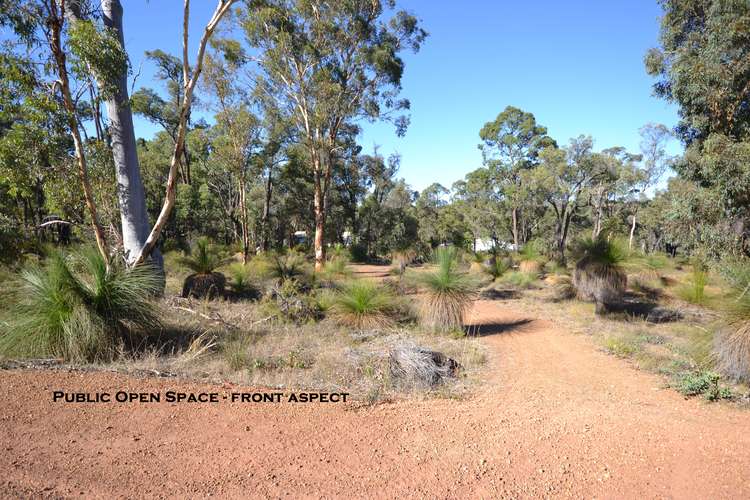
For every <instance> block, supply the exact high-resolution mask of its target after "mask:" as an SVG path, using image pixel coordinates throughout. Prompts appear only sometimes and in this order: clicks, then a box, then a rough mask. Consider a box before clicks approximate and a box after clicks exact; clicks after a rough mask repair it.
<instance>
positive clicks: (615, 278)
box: [573, 238, 627, 314]
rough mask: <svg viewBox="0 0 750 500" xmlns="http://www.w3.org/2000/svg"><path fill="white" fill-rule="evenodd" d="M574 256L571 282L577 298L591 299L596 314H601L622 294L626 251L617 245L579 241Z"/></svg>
mask: <svg viewBox="0 0 750 500" xmlns="http://www.w3.org/2000/svg"><path fill="white" fill-rule="evenodd" d="M575 254H576V257H577V262H576V266H575V270H574V272H573V283H574V285H575V287H576V290H577V292H578V296H579V297H580V298H582V299H583V300H593V301H594V302H595V304H596V314H605V313H606V312H608V311H609V308H610V306H612V305H614V304H616V303H617V302H618V301H620V300H621V299H622V295H623V294H624V293H625V288H626V286H627V275H626V274H625V271H624V270H623V268H622V266H621V264H622V263H623V261H624V260H625V256H626V255H627V252H626V251H625V250H624V249H623V248H621V246H620V245H619V244H618V243H617V242H613V241H609V240H607V239H605V238H597V239H595V240H592V239H584V240H582V241H580V242H579V243H578V245H577V247H576V249H575Z"/></svg>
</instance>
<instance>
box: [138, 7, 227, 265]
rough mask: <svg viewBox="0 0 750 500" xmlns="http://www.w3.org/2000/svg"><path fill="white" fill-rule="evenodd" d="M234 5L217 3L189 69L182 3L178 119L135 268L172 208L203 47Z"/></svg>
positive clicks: (151, 247) (186, 17)
mask: <svg viewBox="0 0 750 500" xmlns="http://www.w3.org/2000/svg"><path fill="white" fill-rule="evenodd" d="M234 2H235V0H218V2H217V5H216V9H215V10H214V13H213V15H212V16H211V19H210V20H209V21H208V23H207V24H206V26H205V28H204V29H203V34H202V35H201V38H200V41H199V43H198V54H197V56H196V61H195V64H194V65H193V66H192V67H191V65H190V61H189V59H188V42H189V36H188V27H189V19H190V0H185V4H184V7H183V15H182V73H183V79H182V81H183V82H184V90H183V95H182V100H181V101H180V108H179V109H180V113H179V117H180V118H179V122H178V127H177V135H176V137H175V144H174V150H173V152H172V158H171V159H170V165H169V173H168V176H167V185H166V189H165V196H164V203H163V205H162V208H161V210H160V211H159V215H158V216H157V218H156V221H155V222H154V225H153V226H152V227H151V231H150V232H149V234H148V237H147V238H146V241H145V243H144V244H143V246H142V247H141V249H140V251H139V252H138V253H137V254H136V257H135V259H133V261H132V262H133V264H139V263H141V262H143V261H144V259H146V258H148V257H149V256H150V255H151V252H152V251H153V250H154V248H155V247H156V243H157V242H158V240H159V236H160V235H161V232H162V230H163V229H164V226H165V225H166V224H167V221H168V220H169V216H170V214H171V213H172V209H173V208H174V205H175V186H176V183H177V172H178V167H179V166H180V164H181V162H182V161H183V156H184V147H185V136H186V133H187V125H188V124H187V121H188V115H189V114H190V110H191V109H192V103H193V92H194V90H195V87H196V85H197V83H198V79H199V77H200V75H201V72H202V71H203V59H204V56H205V53H206V46H207V44H208V41H209V40H210V39H211V36H212V35H213V33H214V31H215V30H216V28H217V26H218V25H219V22H220V21H221V19H222V18H223V17H224V15H225V14H226V13H227V12H228V11H229V9H230V7H231V6H232V4H233V3H234Z"/></svg>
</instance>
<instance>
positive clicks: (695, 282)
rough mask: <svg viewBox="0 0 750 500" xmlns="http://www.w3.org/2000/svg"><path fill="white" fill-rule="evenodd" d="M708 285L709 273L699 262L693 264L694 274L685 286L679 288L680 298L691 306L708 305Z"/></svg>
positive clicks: (678, 294) (677, 291)
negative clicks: (706, 290)
mask: <svg viewBox="0 0 750 500" xmlns="http://www.w3.org/2000/svg"><path fill="white" fill-rule="evenodd" d="M707 283H708V271H707V270H706V267H705V266H704V265H703V264H702V263H699V262H694V263H693V272H692V274H691V276H690V280H689V281H688V282H687V283H686V284H685V285H683V286H681V287H679V288H677V290H676V293H677V296H678V297H679V298H681V299H682V300H684V301H685V302H690V303H691V304H697V305H703V304H705V303H706V293H705V289H706V284H707Z"/></svg>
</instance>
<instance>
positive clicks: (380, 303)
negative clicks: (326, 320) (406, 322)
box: [330, 280, 394, 330]
mask: <svg viewBox="0 0 750 500" xmlns="http://www.w3.org/2000/svg"><path fill="white" fill-rule="evenodd" d="M393 310H394V298H393V296H392V295H391V294H390V293H389V292H388V290H386V289H385V288H382V287H379V286H377V285H376V284H375V283H373V282H372V281H369V280H355V281H352V282H351V283H348V284H347V285H345V286H344V287H343V288H342V289H341V290H340V291H339V292H338V293H337V294H336V296H335V298H334V300H333V305H332V306H331V308H330V313H331V317H333V318H334V320H335V321H336V322H338V323H339V324H341V325H345V326H350V327H352V328H356V329H358V330H368V329H377V328H387V327H389V326H392V325H393V319H392V318H391V316H390V315H391V313H392V312H393Z"/></svg>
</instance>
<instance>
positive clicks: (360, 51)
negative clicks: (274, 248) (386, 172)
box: [244, 0, 426, 269]
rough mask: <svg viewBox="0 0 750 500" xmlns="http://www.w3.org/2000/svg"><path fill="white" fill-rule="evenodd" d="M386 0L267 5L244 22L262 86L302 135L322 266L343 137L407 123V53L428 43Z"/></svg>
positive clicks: (269, 0)
mask: <svg viewBox="0 0 750 500" xmlns="http://www.w3.org/2000/svg"><path fill="white" fill-rule="evenodd" d="M393 7H395V3H394V2H393V1H392V0H391V1H386V2H381V1H380V0H337V1H331V0H266V1H264V2H261V6H260V7H259V8H258V9H257V11H255V13H254V15H253V16H249V17H248V18H247V20H246V21H245V22H244V28H245V32H246V35H247V38H248V41H249V42H250V44H251V45H252V46H254V47H256V48H257V50H258V57H257V61H258V63H259V65H260V68H261V72H262V74H261V75H260V79H259V86H260V88H261V89H262V90H263V91H264V92H266V93H267V94H268V95H272V96H274V98H275V99H276V100H277V102H278V107H279V109H281V110H283V112H284V113H285V114H286V116H288V117H289V119H290V121H291V122H293V123H294V124H295V127H296V128H297V129H298V135H299V136H300V138H301V139H302V142H303V144H304V146H305V148H306V150H307V155H308V161H309V162H310V165H311V170H312V174H313V191H314V200H313V206H314V216H315V240H314V247H315V267H316V269H320V268H322V266H323V263H324V261H325V239H324V238H325V228H326V217H327V213H328V193H329V188H330V186H331V176H332V174H333V166H334V164H335V156H336V155H337V154H338V148H339V146H340V144H339V134H340V133H341V132H342V129H343V128H344V127H346V126H347V124H349V123H351V122H356V121H357V120H361V119H370V120H377V119H392V120H393V122H394V123H395V124H396V130H397V133H398V134H403V133H404V131H405V128H406V125H407V124H408V120H407V119H406V118H405V117H404V116H396V115H397V114H398V111H399V110H404V109H407V108H408V107H409V103H408V101H406V100H403V99H399V98H398V95H399V93H400V90H401V78H402V76H403V72H404V61H403V60H402V59H401V53H402V52H403V51H404V50H406V49H411V50H413V51H417V50H418V49H419V47H420V45H421V43H422V42H423V40H424V39H425V37H426V32H425V31H424V30H423V29H422V28H421V27H420V26H419V22H418V21H417V19H416V18H415V17H414V16H412V15H409V14H407V13H406V12H404V11H398V12H395V13H393V14H392V15H390V17H388V16H387V11H388V10H390V9H391V8H393Z"/></svg>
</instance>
